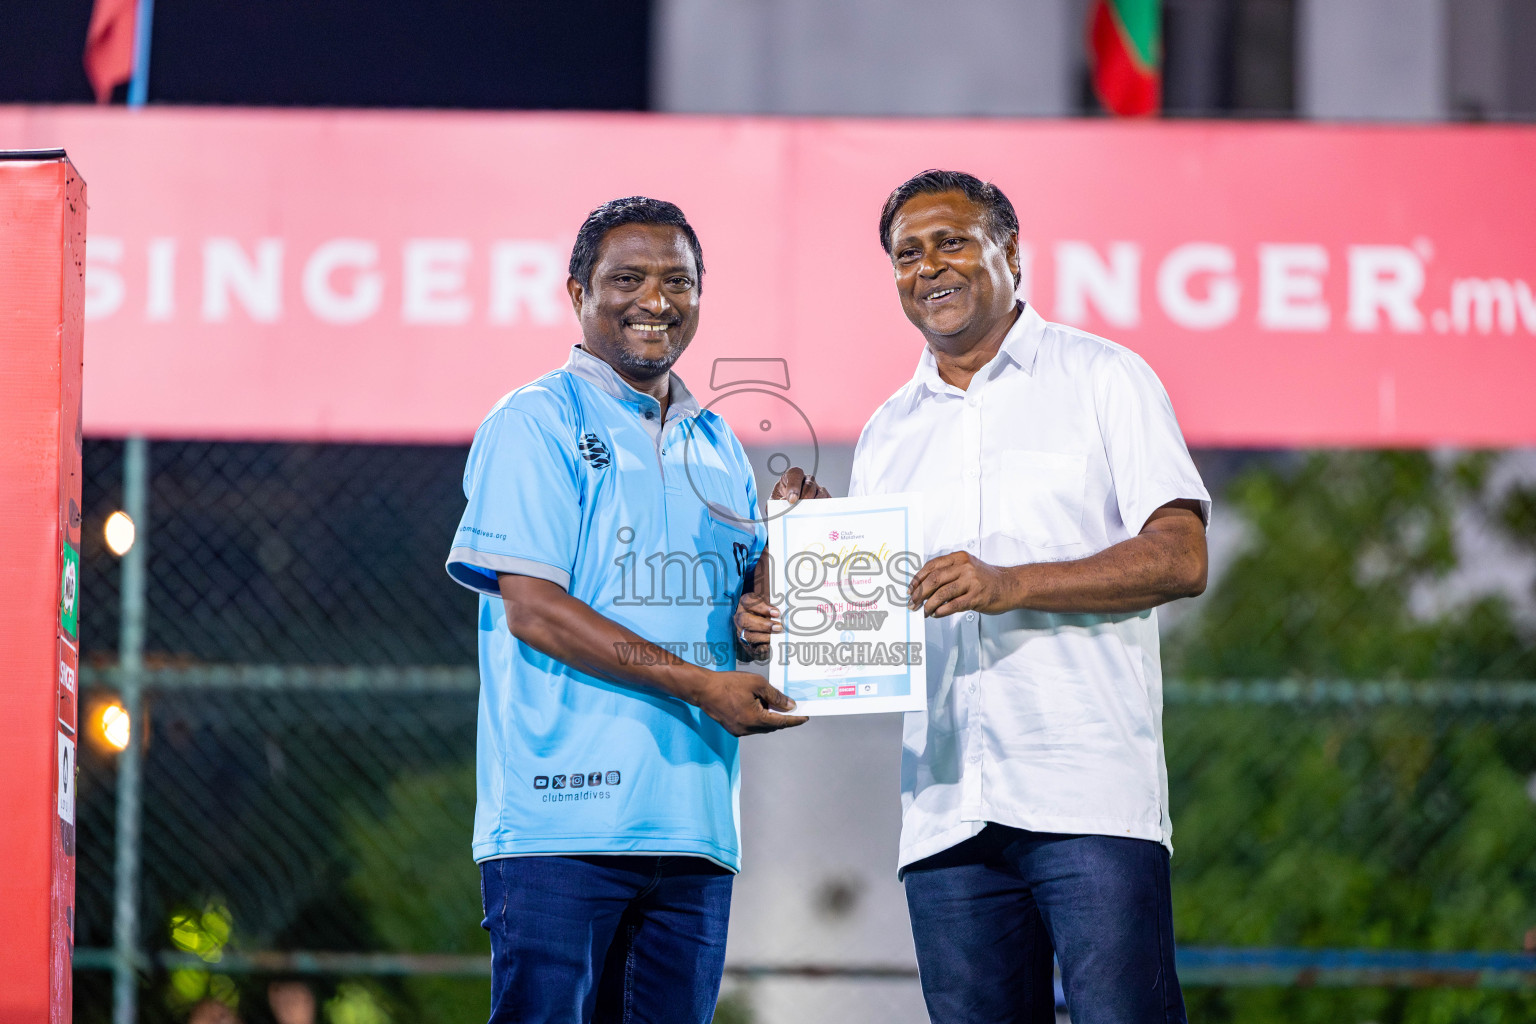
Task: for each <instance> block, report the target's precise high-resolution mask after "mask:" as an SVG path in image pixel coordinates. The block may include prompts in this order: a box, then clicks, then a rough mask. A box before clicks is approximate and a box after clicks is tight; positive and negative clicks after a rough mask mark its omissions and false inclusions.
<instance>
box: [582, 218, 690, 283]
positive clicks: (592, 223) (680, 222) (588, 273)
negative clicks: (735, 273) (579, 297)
mask: <svg viewBox="0 0 1536 1024" xmlns="http://www.w3.org/2000/svg"><path fill="white" fill-rule="evenodd" d="M623 224H665V225H667V226H668V227H674V228H677V229H678V230H679V231H681V232H682V233H683V237H684V238H686V239H687V240H688V247H689V248H690V249H692V250H693V265H694V267H696V268H697V270H698V276H699V281H698V285H699V290H700V291H703V290H704V250H703V249H702V248H701V247H700V246H699V236H698V235H697V234H695V233H694V230H693V225H692V224H689V223H688V218H687V217H684V216H683V211H682V210H680V209H678V207H677V204H676V203H669V202H667V201H666V200H665V199H648V198H647V197H645V196H627V197H625V198H623V199H610V200H608V202H606V203H604V204H603V205H602V206H599V207H598V208H597V209H595V210H593V211H592V212H591V213H589V214H587V219H586V220H585V221H583V222H582V225H581V230H580V231H578V232H576V244H575V245H574V246H572V247H571V263H570V267H569V270H570V274H571V276H572V277H574V278H575V279H576V280H577V281H580V282H581V286H582V287H583V288H590V287H592V268H593V267H595V266H596V265H597V253H598V250H599V249H601V248H602V245H603V239H604V238H606V237H608V232H610V231H612V230H613V229H614V228H616V227H619V226H620V225H623Z"/></svg>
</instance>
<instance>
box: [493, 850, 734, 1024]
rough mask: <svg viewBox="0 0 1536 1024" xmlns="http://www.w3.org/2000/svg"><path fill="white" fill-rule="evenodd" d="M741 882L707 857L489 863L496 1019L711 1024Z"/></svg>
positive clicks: (499, 1022) (498, 1022) (552, 1023)
mask: <svg viewBox="0 0 1536 1024" xmlns="http://www.w3.org/2000/svg"><path fill="white" fill-rule="evenodd" d="M733 877H734V876H733V875H732V874H731V873H730V872H729V871H726V870H725V869H724V868H722V867H719V866H718V865H716V864H713V863H711V862H710V861H707V860H704V859H703V858H701V857H654V856H629V855H625V856H602V857H598V856H592V857H508V858H504V859H501V860H488V861H485V862H484V863H482V864H481V865H480V898H481V902H482V903H483V904H484V906H485V920H484V921H483V922H482V926H483V927H484V928H485V930H486V931H488V932H490V933H491V1024H503V1022H506V1024H511V1022H513V1021H517V1022H524V1021H526V1022H530V1024H588V1022H602V1024H607V1022H610V1021H611V1022H623V1024H630V1022H634V1024H709V1021H710V1019H711V1018H712V1017H713V1016H714V1012H715V1000H716V999H717V998H718V997H719V995H720V976H721V974H722V973H723V972H724V970H725V930H726V923H727V920H728V918H729V916H730V912H731V880H732V878H733Z"/></svg>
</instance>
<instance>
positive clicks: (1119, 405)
mask: <svg viewBox="0 0 1536 1024" xmlns="http://www.w3.org/2000/svg"><path fill="white" fill-rule="evenodd" d="M1095 397H1096V400H1097V403H1098V413H1099V423H1100V425H1101V428H1102V430H1103V435H1104V449H1105V453H1106V454H1107V455H1108V458H1109V471H1110V475H1111V477H1112V478H1113V480H1114V486H1115V497H1116V501H1117V502H1118V504H1119V507H1120V519H1121V521H1122V522H1124V523H1125V528H1126V529H1127V530H1129V531H1130V532H1131V534H1133V535H1134V534H1137V533H1140V532H1141V529H1142V527H1143V526H1145V525H1146V523H1147V519H1148V517H1150V516H1151V515H1152V513H1153V512H1155V511H1157V510H1158V509H1159V508H1161V507H1162V506H1164V505H1166V504H1168V503H1169V502H1170V501H1179V500H1189V501H1198V502H1199V503H1200V518H1201V519H1202V520H1204V521H1205V524H1206V526H1210V522H1211V495H1210V493H1209V492H1208V491H1207V490H1206V489H1205V484H1204V483H1203V482H1202V481H1201V479H1200V473H1199V471H1198V470H1197V469H1195V463H1194V460H1193V459H1191V458H1190V457H1189V449H1188V447H1186V446H1185V444H1184V434H1183V432H1182V431H1180V430H1179V421H1178V419H1177V418H1176V417H1175V416H1174V414H1173V403H1172V402H1170V401H1169V400H1168V392H1167V391H1166V390H1164V389H1163V384H1162V381H1160V380H1158V379H1157V375H1156V374H1155V373H1153V372H1152V368H1151V367H1150V366H1148V365H1147V364H1146V361H1145V360H1143V359H1142V358H1141V357H1140V356H1138V355H1136V354H1135V353H1133V352H1128V351H1125V350H1123V349H1122V350H1119V351H1117V352H1115V353H1114V355H1113V356H1112V357H1111V358H1110V359H1109V360H1108V361H1107V365H1106V367H1105V368H1104V370H1103V372H1102V373H1101V374H1100V376H1099V380H1098V381H1097V394H1096V396H1095Z"/></svg>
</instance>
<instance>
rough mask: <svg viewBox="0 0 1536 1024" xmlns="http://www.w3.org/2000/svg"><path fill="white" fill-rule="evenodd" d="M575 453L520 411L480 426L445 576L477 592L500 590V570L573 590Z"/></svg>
mask: <svg viewBox="0 0 1536 1024" xmlns="http://www.w3.org/2000/svg"><path fill="white" fill-rule="evenodd" d="M576 468H577V467H576V455H575V452H574V451H573V450H572V448H571V446H570V445H568V444H561V443H559V441H558V440H557V439H556V438H555V437H554V435H553V434H551V433H550V431H549V429H548V428H547V427H545V426H544V425H543V424H542V423H540V422H539V421H538V420H537V419H535V418H534V417H533V416H530V415H529V414H528V413H526V412H523V411H521V410H518V409H505V408H504V409H500V410H498V411H497V412H495V413H494V414H492V415H491V416H490V418H488V419H487V420H486V421H485V422H484V423H482V424H481V425H480V429H479V430H477V431H476V432H475V441H474V444H473V445H472V446H471V447H470V449H469V461H468V463H467V464H466V466H465V468H464V497H465V498H466V499H467V503H466V505H465V508H464V515H463V517H462V518H461V519H460V520H459V528H458V532H457V533H455V534H454V538H453V547H452V549H451V550H450V551H449V552H448V565H447V568H448V575H449V576H452V577H453V579H454V580H455V581H456V582H458V583H460V584H462V585H464V586H466V587H468V588H469V589H471V590H475V591H479V592H480V593H482V594H490V595H491V596H492V597H495V596H498V595H499V594H500V592H501V591H500V589H499V588H498V586H497V583H496V575H497V574H498V573H516V574H518V575H522V576H535V577H537V578H539V579H544V580H549V581H550V582H551V583H555V584H558V585H559V586H560V587H562V588H564V589H567V590H568V589H570V584H571V571H572V569H573V567H574V566H575V562H576V541H577V531H578V529H579V526H580V523H581V496H580V493H579V492H578V490H577V486H576V480H577V477H576Z"/></svg>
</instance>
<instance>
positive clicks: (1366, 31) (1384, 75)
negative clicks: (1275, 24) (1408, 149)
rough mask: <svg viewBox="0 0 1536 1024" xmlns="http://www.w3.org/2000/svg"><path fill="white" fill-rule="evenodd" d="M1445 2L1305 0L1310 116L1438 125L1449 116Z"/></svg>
mask: <svg viewBox="0 0 1536 1024" xmlns="http://www.w3.org/2000/svg"><path fill="white" fill-rule="evenodd" d="M1446 3H1447V0H1303V2H1302V3H1301V4H1300V6H1299V9H1298V15H1297V36H1298V38H1297V43H1298V45H1297V65H1298V67H1297V70H1298V75H1297V108H1298V113H1300V114H1301V115H1302V116H1304V117H1313V118H1322V119H1354V118H1361V119H1380V120H1415V121H1432V120H1440V119H1443V118H1444V117H1445V116H1446V114H1447V113H1448V110H1447V106H1448V104H1447V97H1448V90H1447V87H1446V83H1447V65H1448V56H1449V45H1448V24H1449V17H1448V14H1447V9H1446Z"/></svg>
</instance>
